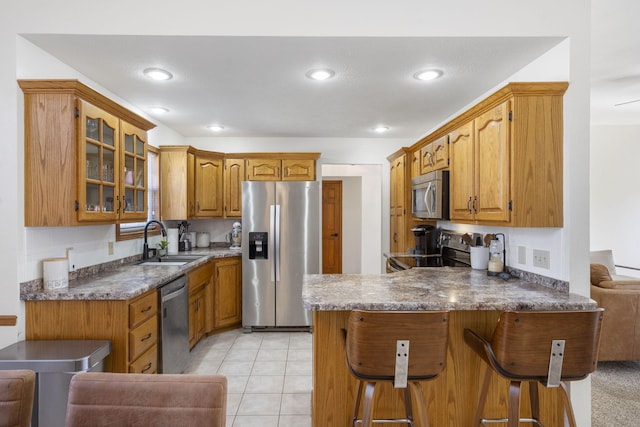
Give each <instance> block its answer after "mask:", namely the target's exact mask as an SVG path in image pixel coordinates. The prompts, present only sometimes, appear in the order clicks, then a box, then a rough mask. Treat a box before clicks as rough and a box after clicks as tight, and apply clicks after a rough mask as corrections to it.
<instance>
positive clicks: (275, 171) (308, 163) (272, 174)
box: [245, 153, 320, 181]
mask: <svg viewBox="0 0 640 427" xmlns="http://www.w3.org/2000/svg"><path fill="white" fill-rule="evenodd" d="M265 154H266V153H265ZM268 155H269V157H267V156H266V155H265V156H264V157H260V154H258V155H250V156H248V157H245V158H246V169H245V172H246V180H247V181H315V179H316V160H317V159H318V157H319V156H320V154H319V153H268Z"/></svg>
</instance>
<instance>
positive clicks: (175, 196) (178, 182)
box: [160, 146, 196, 220]
mask: <svg viewBox="0 0 640 427" xmlns="http://www.w3.org/2000/svg"><path fill="white" fill-rule="evenodd" d="M194 181H195V150H194V149H193V148H191V147H188V146H162V147H160V213H161V216H162V220H184V219H187V218H192V217H194V215H195V211H196V208H195V206H196V204H195V190H194V185H195V182H194Z"/></svg>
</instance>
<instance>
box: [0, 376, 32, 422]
mask: <svg viewBox="0 0 640 427" xmlns="http://www.w3.org/2000/svg"><path fill="white" fill-rule="evenodd" d="M35 385H36V373H35V372H34V371H32V370H28V369H18V370H6V371H0V425H2V426H13V427H29V426H30V425H31V414H32V409H33V400H34V395H35V394H34V393H35Z"/></svg>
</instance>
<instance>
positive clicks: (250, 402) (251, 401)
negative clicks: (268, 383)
mask: <svg viewBox="0 0 640 427" xmlns="http://www.w3.org/2000/svg"><path fill="white" fill-rule="evenodd" d="M281 400H282V395H281V394H245V395H244V396H242V400H241V401H240V406H239V407H238V413H237V415H279V414H280V402H281Z"/></svg>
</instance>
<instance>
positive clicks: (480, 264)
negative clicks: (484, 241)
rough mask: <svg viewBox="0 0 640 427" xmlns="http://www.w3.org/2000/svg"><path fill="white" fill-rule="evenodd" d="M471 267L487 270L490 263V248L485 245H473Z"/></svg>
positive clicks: (471, 248)
mask: <svg viewBox="0 0 640 427" xmlns="http://www.w3.org/2000/svg"><path fill="white" fill-rule="evenodd" d="M469 249H470V251H471V268H473V269H474V270H486V269H487V266H488V264H489V248H487V247H484V246H471V247H470V248H469Z"/></svg>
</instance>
